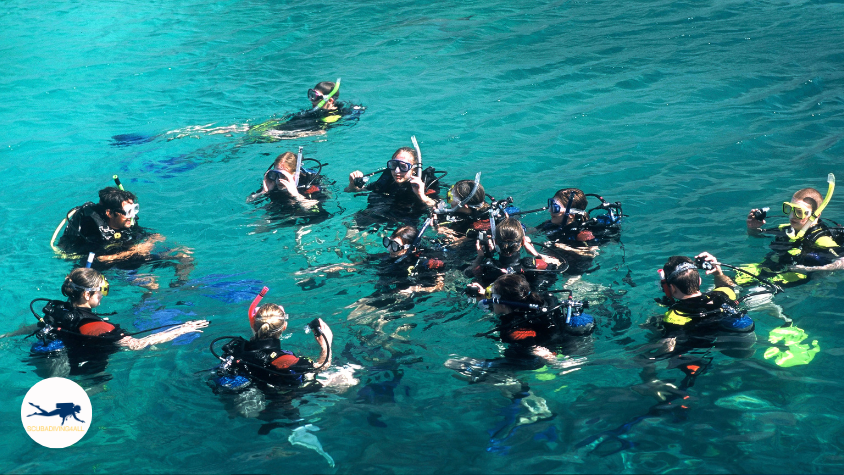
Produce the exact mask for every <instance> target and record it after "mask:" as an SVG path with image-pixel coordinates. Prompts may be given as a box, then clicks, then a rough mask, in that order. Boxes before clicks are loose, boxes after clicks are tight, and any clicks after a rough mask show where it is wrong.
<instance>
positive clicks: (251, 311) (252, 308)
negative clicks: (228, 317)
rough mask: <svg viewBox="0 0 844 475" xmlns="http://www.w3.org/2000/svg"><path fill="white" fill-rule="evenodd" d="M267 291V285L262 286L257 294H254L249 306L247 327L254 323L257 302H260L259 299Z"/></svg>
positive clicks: (268, 289)
mask: <svg viewBox="0 0 844 475" xmlns="http://www.w3.org/2000/svg"><path fill="white" fill-rule="evenodd" d="M269 291H270V288H269V287H264V288H263V289H261V291H260V292H259V293H258V295H256V296H255V299H254V300H252V305H250V306H249V328H252V325H254V324H255V311H256V310H257V308H258V304H259V303H261V299H263V298H264V296H265V295H267V292H269Z"/></svg>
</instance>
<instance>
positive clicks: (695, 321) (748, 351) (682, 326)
mask: <svg viewBox="0 0 844 475" xmlns="http://www.w3.org/2000/svg"><path fill="white" fill-rule="evenodd" d="M721 265H722V264H721V263H720V262H718V260H717V259H716V258H715V257H714V256H713V255H712V254H709V253H708V252H703V253H701V254H698V255H697V256H696V257H695V259H691V258H689V257H686V256H672V257H671V258H670V259H668V262H666V263H665V266H663V268H662V269H661V270H660V272H659V273H660V286H661V287H662V290H663V292H664V294H665V296H664V297H663V298H662V299H657V302H659V303H660V304H662V305H665V306H667V307H668V311H667V312H665V315H663V316H661V317H658V318H656V319H652V320H651V322H649V323H650V324H652V325H653V328H654V329H656V330H657V331H658V332H659V333H660V334H661V336H662V338H663V340H662V343H663V344H664V350H665V353H683V352H684V350H683V349H684V348H685V349H688V348H713V347H714V348H716V349H718V350H720V351H721V352H722V353H724V354H726V355H728V356H733V357H749V356H751V355H752V354H753V353H754V351H755V350H754V349H753V346H754V344H755V342H756V334H755V333H754V332H753V330H754V329H755V324H754V323H753V319H751V318H750V317H749V316H748V315H747V311H746V310H745V309H743V308H741V307H740V306H739V304H740V303H741V302H742V301H743V300H745V299H747V298H748V297H751V296H752V294H748V295H746V296H744V297H743V298H741V299H739V298H737V296H736V293H735V291H734V290H733V289H734V288H736V284H735V283H734V282H733V281H732V280H731V279H730V278H729V277H728V276H727V275H725V274H724V273H723V272H722V270H721ZM699 268H701V269H706V273H707V274H712V275H713V277H714V279H715V289H714V290H711V291H709V292H706V293H704V292H701V290H700V285H701V283H702V279H701V277H700V274H699V273H698V271H697V270H698V269H699Z"/></svg>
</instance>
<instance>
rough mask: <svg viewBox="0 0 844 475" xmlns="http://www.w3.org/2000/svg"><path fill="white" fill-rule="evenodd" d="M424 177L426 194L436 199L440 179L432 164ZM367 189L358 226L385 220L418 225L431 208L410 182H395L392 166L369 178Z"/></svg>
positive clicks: (424, 173)
mask: <svg viewBox="0 0 844 475" xmlns="http://www.w3.org/2000/svg"><path fill="white" fill-rule="evenodd" d="M422 181H423V183H425V196H427V197H428V198H430V199H432V200H434V201H437V200H438V199H439V192H440V183H439V180H438V179H437V177H436V175H435V174H434V169H433V167H428V168H426V169H425V170H423V171H422ZM364 189H365V190H366V191H369V192H370V193H369V196H367V203H368V205H367V208H366V209H365V210H363V211H359V212H358V213H356V215H355V224H356V225H357V226H358V227H368V226H371V225H372V224H375V223H384V222H388V223H397V224H402V225H412V226H415V225H417V224H418V221H419V219H420V218H421V217H422V216H423V215H424V214H425V213H427V212H428V206H427V205H426V204H425V203H423V202H422V200H420V199H419V196H418V195H417V194H416V193H415V192H414V191H413V187H412V186H411V184H410V183H408V182H404V183H396V181H395V180H394V179H393V175H392V173H390V171H389V170H385V171H384V172H383V173H381V176H379V177H378V179H377V180H374V181H369V182H368V183H367V184H366V185H365V186H364Z"/></svg>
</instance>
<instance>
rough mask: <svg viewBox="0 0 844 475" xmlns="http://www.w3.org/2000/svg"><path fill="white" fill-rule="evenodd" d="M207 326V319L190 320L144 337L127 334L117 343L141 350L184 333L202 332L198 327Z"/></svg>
mask: <svg viewBox="0 0 844 475" xmlns="http://www.w3.org/2000/svg"><path fill="white" fill-rule="evenodd" d="M207 326H208V320H191V321H189V322H185V323H183V324H181V325H179V326H175V327H173V328H170V329H168V330H165V331H163V332H160V333H155V334H153V335H150V336H146V337H144V338H132V337H131V336H127V337H124V338H122V339H120V340H118V342H117V344H118V345H120V346H125V347H127V348H129V349H130V350H142V349H144V348H146V347H148V346H150V345H156V344H158V343H165V342H168V341H171V340H175V339H176V338H177V337H180V336H182V335H184V334H185V333H192V332H197V333H202V330H200V328H205V327H207Z"/></svg>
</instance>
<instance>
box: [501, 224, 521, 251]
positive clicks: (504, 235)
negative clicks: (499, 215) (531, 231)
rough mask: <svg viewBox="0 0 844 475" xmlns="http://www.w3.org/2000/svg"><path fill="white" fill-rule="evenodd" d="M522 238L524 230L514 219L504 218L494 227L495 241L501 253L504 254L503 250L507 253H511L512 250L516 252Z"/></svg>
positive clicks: (519, 247)
mask: <svg viewBox="0 0 844 475" xmlns="http://www.w3.org/2000/svg"><path fill="white" fill-rule="evenodd" d="M524 238H525V230H524V228H522V223H520V222H519V220H518V219H516V218H505V219H503V220H501V222H500V223H498V224H496V225H495V241H496V242H497V243H498V247H499V248H500V249H501V251H502V252H505V248H506V252H507V253H511V252H512V249H513V248H515V250H516V251H518V250H519V249H521V247H522V242H523V240H524ZM505 241H507V244H505ZM514 243H518V244H514Z"/></svg>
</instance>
